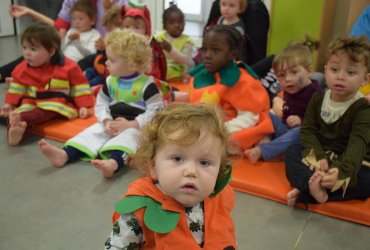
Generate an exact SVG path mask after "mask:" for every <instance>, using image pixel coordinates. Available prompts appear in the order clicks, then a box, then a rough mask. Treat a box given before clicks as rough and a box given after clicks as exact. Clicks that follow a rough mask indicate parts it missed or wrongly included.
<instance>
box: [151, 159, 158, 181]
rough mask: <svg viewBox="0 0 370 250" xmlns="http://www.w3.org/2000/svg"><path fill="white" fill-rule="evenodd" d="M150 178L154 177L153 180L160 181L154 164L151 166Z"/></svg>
mask: <svg viewBox="0 0 370 250" xmlns="http://www.w3.org/2000/svg"><path fill="white" fill-rule="evenodd" d="M150 177H152V179H153V180H158V176H157V173H156V172H155V166H154V163H153V164H151V166H150Z"/></svg>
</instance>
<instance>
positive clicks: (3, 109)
mask: <svg viewBox="0 0 370 250" xmlns="http://www.w3.org/2000/svg"><path fill="white" fill-rule="evenodd" d="M13 110H14V106H13V105H11V104H9V103H5V104H4V105H3V106H2V107H1V111H0V115H1V116H3V117H8V116H9V113H10V112H12V111H13Z"/></svg>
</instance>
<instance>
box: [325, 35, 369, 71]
mask: <svg viewBox="0 0 370 250" xmlns="http://www.w3.org/2000/svg"><path fill="white" fill-rule="evenodd" d="M339 53H345V54H347V55H348V57H349V59H351V61H353V62H355V63H359V62H362V61H363V62H364V65H365V66H366V68H367V72H370V42H369V40H368V39H367V38H366V37H365V36H360V37H337V38H336V39H334V40H333V41H332V42H331V43H330V44H329V46H328V49H327V54H326V60H328V59H329V57H330V56H331V55H338V54H339Z"/></svg>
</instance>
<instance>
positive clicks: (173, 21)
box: [164, 12, 185, 37]
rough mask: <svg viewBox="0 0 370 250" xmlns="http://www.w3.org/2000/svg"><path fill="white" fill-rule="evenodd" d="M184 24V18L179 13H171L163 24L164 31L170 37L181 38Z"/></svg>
mask: <svg viewBox="0 0 370 250" xmlns="http://www.w3.org/2000/svg"><path fill="white" fill-rule="evenodd" d="M184 27H185V22H184V17H183V16H182V15H181V14H180V13H176V12H172V13H170V14H169V15H168V16H167V19H166V21H165V22H164V29H165V30H167V32H168V33H169V34H170V35H171V36H172V37H179V36H181V34H182V32H183V31H184Z"/></svg>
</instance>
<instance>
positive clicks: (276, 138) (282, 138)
mask: <svg viewBox="0 0 370 250" xmlns="http://www.w3.org/2000/svg"><path fill="white" fill-rule="evenodd" d="M270 118H271V121H272V124H273V126H274V130H275V132H274V135H273V137H272V138H273V140H272V141H269V142H267V143H262V144H260V145H259V147H260V149H261V154H262V158H263V160H265V161H268V160H271V159H273V158H275V157H276V156H279V155H280V154H282V153H284V152H285V150H286V149H287V147H289V146H290V145H291V144H295V143H299V142H300V131H301V129H300V127H294V128H289V127H288V126H287V125H286V124H284V123H282V122H281V120H280V118H279V117H278V116H276V115H274V114H272V113H270Z"/></svg>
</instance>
